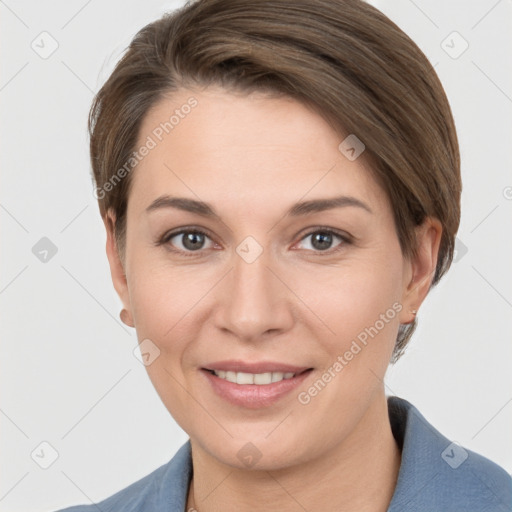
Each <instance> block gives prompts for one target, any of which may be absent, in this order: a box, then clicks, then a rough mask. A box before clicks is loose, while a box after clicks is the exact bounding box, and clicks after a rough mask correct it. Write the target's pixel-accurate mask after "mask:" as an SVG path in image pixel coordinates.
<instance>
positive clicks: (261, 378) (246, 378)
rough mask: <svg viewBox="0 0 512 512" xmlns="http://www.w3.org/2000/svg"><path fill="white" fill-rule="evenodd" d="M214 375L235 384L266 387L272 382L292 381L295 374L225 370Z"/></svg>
mask: <svg viewBox="0 0 512 512" xmlns="http://www.w3.org/2000/svg"><path fill="white" fill-rule="evenodd" d="M213 373H214V374H215V375H217V377H220V378H221V379H225V380H227V381H229V382H233V383H235V384H242V385H245V384H257V385H265V384H271V383H272V382H279V381H281V380H283V379H291V378H292V377H293V376H294V375H295V374H294V373H292V372H286V373H283V372H267V373H245V372H226V371H224V370H213Z"/></svg>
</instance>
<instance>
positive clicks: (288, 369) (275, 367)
mask: <svg viewBox="0 0 512 512" xmlns="http://www.w3.org/2000/svg"><path fill="white" fill-rule="evenodd" d="M203 368H204V369H205V370H217V371H218V370H223V371H227V372H229V371H231V372H244V373H268V372H282V373H301V372H303V371H305V370H309V369H310V368H311V367H310V366H295V365H292V364H285V363H278V362H275V361H260V362H245V361H216V362H214V363H210V364H207V365H206V366H204V367H203Z"/></svg>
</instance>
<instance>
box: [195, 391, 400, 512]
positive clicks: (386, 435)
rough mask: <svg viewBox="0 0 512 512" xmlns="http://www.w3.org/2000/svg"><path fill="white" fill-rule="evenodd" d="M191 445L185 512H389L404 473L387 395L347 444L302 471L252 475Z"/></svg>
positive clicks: (301, 467)
mask: <svg viewBox="0 0 512 512" xmlns="http://www.w3.org/2000/svg"><path fill="white" fill-rule="evenodd" d="M191 444H192V463H193V468H194V476H193V480H192V482H191V485H190V489H189V500H188V504H187V511H188V510H190V509H192V510H193V511H194V510H195V511H197V512H217V511H221V510H222V511H224V510H237V511H238V512H245V511H251V512H257V511H266V512H274V511H275V512H277V511H288V510H290V511H292V510H300V509H301V508H302V509H303V510H309V511H312V512H313V511H316V510H337V511H340V512H355V511H357V512H381V511H382V512H385V511H386V510H387V508H388V506H389V503H390V501H391V498H392V496H393V492H394V489H395V485H396V480H397V478H398V472H399V469H400V458H401V454H400V450H399V448H398V446H397V444H396V441H395V439H394V437H393V434H392V431H391V426H390V423H389V417H388V409H387V402H386V398H385V396H384V394H382V396H379V397H378V398H377V399H376V400H375V402H374V403H373V404H372V406H371V407H370V408H369V409H368V411H367V412H366V414H365V415H364V417H363V418H362V419H361V421H360V422H359V424H358V425H357V427H356V428H355V429H354V430H353V432H352V434H351V435H350V436H349V437H348V438H346V439H344V440H343V441H342V442H341V443H340V444H339V445H337V446H335V447H334V449H332V450H330V451H329V453H328V454H327V455H323V456H322V457H318V458H317V459H314V460H308V461H307V462H306V463H302V464H300V465H296V466H291V467H287V468H284V469H277V470H272V471H256V470H252V471H248V470H243V469H238V468H233V467H231V466H227V465H223V464H220V463H219V462H218V460H216V459H214V458H213V457H211V455H209V454H208V453H206V452H204V451H203V450H202V449H201V448H200V447H199V446H198V445H197V444H196V443H194V442H193V441H192V440H191ZM205 497H206V498H205Z"/></svg>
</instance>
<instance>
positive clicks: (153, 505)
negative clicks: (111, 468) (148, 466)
mask: <svg viewBox="0 0 512 512" xmlns="http://www.w3.org/2000/svg"><path fill="white" fill-rule="evenodd" d="M191 469H192V465H191V458H190V441H187V442H186V443H185V444H184V445H183V446H181V448H180V449H179V450H178V451H177V452H176V454H175V455H174V457H173V458H172V459H171V460H170V461H169V462H167V463H166V464H163V465H162V466H160V467H159V468H157V469H155V470H154V471H153V472H151V473H150V474H148V475H146V476H145V477H143V478H141V479H140V480H137V481H136V482H134V483H132V484H131V485H129V486H128V487H125V488H124V489H121V490H120V491H118V492H116V493H115V494H113V495H112V496H110V497H108V498H105V499H104V500H102V501H100V502H98V503H93V504H90V505H76V506H72V507H68V508H65V509H61V510H58V511H57V512H93V511H95V512H96V511H97V510H101V511H102V512H118V511H119V512H120V511H122V512H142V511H144V512H157V511H161V510H185V504H186V496H187V491H188V485H189V481H190V476H191Z"/></svg>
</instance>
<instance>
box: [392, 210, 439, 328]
mask: <svg viewBox="0 0 512 512" xmlns="http://www.w3.org/2000/svg"><path fill="white" fill-rule="evenodd" d="M442 232H443V228H442V225H441V222H440V221H439V220H438V219H436V218H433V217H427V218H426V219H425V221H424V222H423V224H421V225H420V226H418V227H417V228H416V240H417V252H416V256H411V258H410V259H409V260H408V264H407V267H406V272H405V275H404V277H405V279H404V290H403V294H402V305H403V309H402V311H401V315H400V323H402V324H409V323H412V322H413V321H414V318H415V316H416V312H417V311H418V310H419V309H420V306H421V304H422V303H423V301H424V300H425V297H426V296H427V294H428V292H429V290H430V285H431V283H432V279H433V278H434V274H435V271H436V265H437V258H438V253H439V246H440V244H441V234H442Z"/></svg>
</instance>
